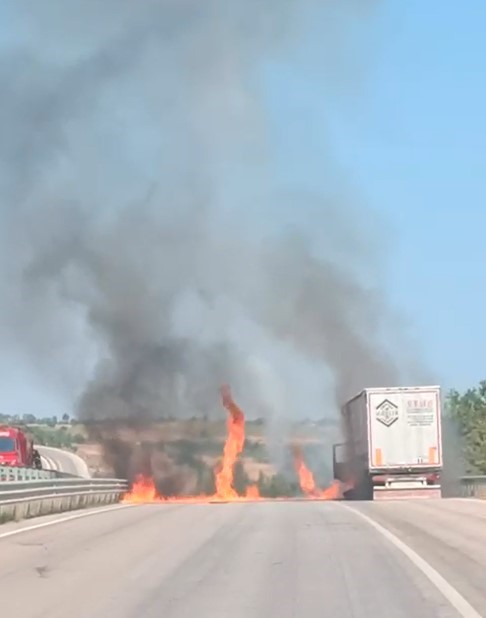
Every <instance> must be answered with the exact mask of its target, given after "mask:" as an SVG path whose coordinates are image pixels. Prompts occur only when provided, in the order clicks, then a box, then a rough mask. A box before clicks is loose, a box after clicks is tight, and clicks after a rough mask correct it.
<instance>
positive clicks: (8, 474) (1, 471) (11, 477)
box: [0, 466, 71, 482]
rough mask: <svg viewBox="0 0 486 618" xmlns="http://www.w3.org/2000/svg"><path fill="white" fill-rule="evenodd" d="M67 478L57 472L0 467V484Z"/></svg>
mask: <svg viewBox="0 0 486 618" xmlns="http://www.w3.org/2000/svg"><path fill="white" fill-rule="evenodd" d="M61 476H63V477H64V476H67V475H66V474H63V473H60V472H58V471H57V470H37V469H36V468H20V467H17V466H0V482H5V481H33V480H38V479H55V478H59V477H61ZM69 476H71V475H69Z"/></svg>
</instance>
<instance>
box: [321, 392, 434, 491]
mask: <svg viewBox="0 0 486 618" xmlns="http://www.w3.org/2000/svg"><path fill="white" fill-rule="evenodd" d="M440 401H441V398H440V387H438V386H411V387H396V388H366V389H364V390H363V391H362V392H361V393H359V394H358V395H356V396H355V397H353V398H352V399H350V400H349V401H347V402H346V403H345V405H344V406H343V408H342V421H343V432H344V435H345V440H346V441H345V443H342V444H335V445H334V447H333V463H334V476H335V478H337V479H339V480H341V481H343V482H344V483H345V484H346V485H347V486H348V487H349V488H350V489H349V491H347V492H346V494H345V497H347V498H350V499H362V500H379V499H390V498H393V499H396V498H410V497H413V498H437V497H440V496H441V486H440V473H441V469H442V442H441V404H440Z"/></svg>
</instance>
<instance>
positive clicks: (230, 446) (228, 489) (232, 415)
mask: <svg viewBox="0 0 486 618" xmlns="http://www.w3.org/2000/svg"><path fill="white" fill-rule="evenodd" d="M221 402H222V404H223V406H224V408H226V410H227V412H228V417H227V435H226V440H225V443H224V448H223V455H222V458H221V460H220V461H219V462H218V463H217V465H216V466H215V468H214V485H215V491H214V493H213V494H211V495H191V496H171V495H163V494H161V493H160V492H159V491H158V490H157V488H156V485H155V482H154V479H153V478H152V477H151V476H148V475H144V474H138V475H137V476H136V478H135V480H134V482H133V484H132V488H131V490H130V492H129V493H127V494H126V495H125V497H124V499H123V502H124V503H125V504H153V503H170V502H177V503H185V504H195V503H209V502H211V503H213V502H256V501H260V500H261V499H262V498H261V496H260V492H259V488H258V485H256V484H253V485H249V486H248V487H247V488H246V490H245V492H244V493H243V494H242V493H238V492H237V490H236V489H235V482H234V481H235V466H236V464H237V462H238V460H239V457H240V455H241V453H242V451H243V448H244V444H245V415H244V413H243V411H242V410H241V408H240V407H239V406H238V405H237V404H236V403H235V401H234V399H233V397H232V395H231V391H230V389H229V387H228V386H223V387H222V388H221ZM293 455H294V465H295V470H296V473H297V476H298V479H299V484H300V488H301V490H302V493H303V495H304V497H305V498H306V499H310V500H338V499H341V498H342V486H341V483H340V482H339V481H335V482H334V483H332V485H331V486H330V487H328V488H325V489H320V488H318V487H317V486H316V483H315V481H314V476H313V474H312V472H311V471H310V470H309V468H307V466H306V464H305V462H304V458H303V454H302V450H301V449H300V448H299V447H298V446H294V448H293ZM277 499H286V496H280V497H279V498H277Z"/></svg>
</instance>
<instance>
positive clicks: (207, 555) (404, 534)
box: [0, 500, 486, 618]
mask: <svg viewBox="0 0 486 618" xmlns="http://www.w3.org/2000/svg"><path fill="white" fill-rule="evenodd" d="M112 508H113V507H112ZM353 509H357V511H358V512H357V511H356V510H353ZM359 513H364V514H365V516H368V517H371V521H372V522H378V525H383V526H384V530H385V532H386V531H391V532H393V533H395V534H396V535H397V537H398V538H399V540H398V544H399V545H400V543H402V544H403V542H405V543H407V545H406V547H408V548H412V558H413V550H415V551H416V552H418V554H419V555H420V556H421V559H422V561H426V562H423V563H422V564H420V563H419V564H416V563H414V561H413V560H415V558H414V559H413V560H412V559H411V558H410V556H407V555H405V554H404V553H403V546H402V547H400V546H397V544H396V538H397V537H392V539H395V540H390V538H386V535H384V534H383V531H382V529H377V528H376V524H375V525H372V524H371V523H370V521H368V520H365V519H363V517H362V516H361V515H360V514H359ZM80 515H81V517H80ZM63 517H65V516H63ZM67 517H71V518H72V517H75V519H71V520H69V521H66V522H63V523H61V524H54V525H50V526H43V527H37V528H36V529H32V530H26V529H27V528H28V527H31V526H38V525H39V524H40V523H41V524H44V523H45V521H46V520H45V519H43V520H40V519H36V520H32V521H29V522H22V523H21V524H5V525H3V526H1V527H0V599H1V608H2V615H5V616H10V615H12V616H15V617H16V618H41V617H43V618H61V617H62V618H65V617H66V616H69V617H70V618H81V617H83V618H105V617H106V616H110V617H111V616H114V617H117V618H124V617H127V618H128V617H130V618H131V617H137V618H140V617H141V616H143V617H144V618H152V617H153V618H155V617H157V618H160V616H164V618H273V617H275V618H301V617H302V618H317V617H319V618H322V617H323V616H329V617H330V618H335V617H336V618H348V617H353V618H354V617H359V618H365V617H366V618H368V617H371V616H372V617H373V618H432V617H441V618H452V617H456V618H457V616H461V615H462V616H469V617H470V618H474V616H476V617H477V616H480V615H484V616H486V585H485V584H484V582H485V581H486V543H485V537H486V505H485V504H482V503H479V502H474V501H472V502H465V501H460V500H458V501H454V500H451V501H446V500H444V501H437V502H435V501H434V502H433V503H432V502H427V503H425V502H421V503H418V502H415V503H408V502H406V503H405V502H401V503H398V502H394V503H393V504H392V503H386V504H384V503H381V504H378V503H373V504H365V503H363V504H359V505H357V506H356V505H355V504H353V505H352V506H351V507H350V508H349V507H346V506H342V505H341V504H337V503H310V502H288V503H259V504H258V503H257V504H213V505H211V504H208V505H160V506H159V505H151V506H142V507H127V508H125V507H121V508H120V507H114V509H113V510H106V511H105V512H104V513H101V514H100V513H98V514H95V515H92V516H91V515H89V516H86V513H82V512H80V513H77V514H74V515H73V514H69V515H67ZM55 520H56V517H54V516H53V517H50V518H49V519H47V522H52V521H55ZM19 529H23V531H22V532H21V533H20V534H17V533H15V534H14V535H10V536H5V535H6V534H11V533H12V532H16V531H17V530H19ZM387 534H389V533H387ZM424 565H425V566H424ZM434 568H435V569H437V571H434ZM421 569H422V570H421ZM424 569H426V570H427V569H429V570H431V571H432V573H436V574H437V575H438V576H439V580H440V581H439V583H437V581H436V585H434V583H432V582H431V581H430V579H428V576H426V574H424V571H423V570H424ZM429 576H430V577H432V576H431V575H430V573H429ZM441 576H442V577H443V578H445V579H440V578H441ZM432 579H433V578H432ZM446 580H447V581H446ZM441 582H442V583H441ZM437 586H439V588H441V587H442V588H441V591H439V588H438V587H437ZM444 586H445V587H444ZM444 595H445V596H444ZM451 595H452V596H451ZM454 595H455V596H454ZM461 595H462V596H461ZM451 599H452V601H454V602H455V603H456V607H459V611H457V610H456V609H453V607H452V605H451ZM468 602H469V603H471V604H473V606H474V607H475V609H476V611H477V613H475V612H474V609H473V608H472V607H469V606H467V603H468ZM461 603H463V605H462V606H461ZM464 604H466V605H464ZM464 607H466V609H464ZM468 607H469V609H468ZM461 608H462V609H461ZM471 612H472V613H471Z"/></svg>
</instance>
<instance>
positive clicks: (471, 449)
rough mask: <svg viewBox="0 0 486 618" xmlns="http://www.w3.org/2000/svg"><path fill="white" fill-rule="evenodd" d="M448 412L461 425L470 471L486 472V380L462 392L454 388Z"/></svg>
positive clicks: (448, 397)
mask: <svg viewBox="0 0 486 618" xmlns="http://www.w3.org/2000/svg"><path fill="white" fill-rule="evenodd" d="M446 412H447V414H449V415H450V416H451V417H452V419H453V420H455V421H456V422H457V425H458V427H459V431H460V434H461V437H462V439H463V441H464V449H463V450H464V457H465V460H466V463H467V466H468V469H469V470H468V471H469V472H473V473H477V474H486V380H483V381H482V382H480V383H479V386H478V387H476V388H470V389H468V390H467V391H466V392H465V393H462V394H461V393H459V392H458V391H456V390H452V391H451V392H450V393H449V394H448V396H447V400H446Z"/></svg>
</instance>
